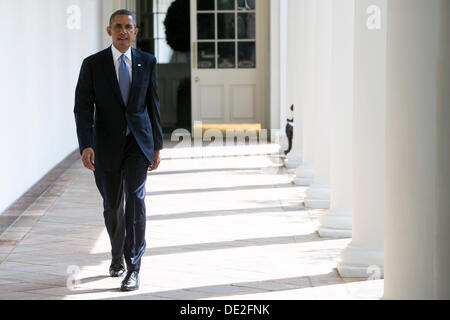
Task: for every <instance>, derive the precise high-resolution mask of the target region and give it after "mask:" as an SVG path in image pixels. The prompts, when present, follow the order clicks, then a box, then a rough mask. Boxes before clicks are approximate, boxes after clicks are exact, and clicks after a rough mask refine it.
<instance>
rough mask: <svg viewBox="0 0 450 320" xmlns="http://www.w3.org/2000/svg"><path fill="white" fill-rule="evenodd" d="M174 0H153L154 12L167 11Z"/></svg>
mask: <svg viewBox="0 0 450 320" xmlns="http://www.w3.org/2000/svg"><path fill="white" fill-rule="evenodd" d="M174 1H175V0H157V1H153V12H167V9H169V7H170V5H171V4H172V2H174ZM145 2H146V1H145Z"/></svg>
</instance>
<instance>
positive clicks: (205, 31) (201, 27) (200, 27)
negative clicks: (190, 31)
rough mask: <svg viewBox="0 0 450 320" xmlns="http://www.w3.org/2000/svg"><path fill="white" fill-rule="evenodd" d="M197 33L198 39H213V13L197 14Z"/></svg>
mask: <svg viewBox="0 0 450 320" xmlns="http://www.w3.org/2000/svg"><path fill="white" fill-rule="evenodd" d="M197 33H198V34H197V38H198V39H215V26H214V14H213V13H199V14H198V15H197Z"/></svg>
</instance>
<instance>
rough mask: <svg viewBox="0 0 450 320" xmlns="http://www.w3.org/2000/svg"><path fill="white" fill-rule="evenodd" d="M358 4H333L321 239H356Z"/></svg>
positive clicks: (351, 0)
mask: <svg viewBox="0 0 450 320" xmlns="http://www.w3.org/2000/svg"><path fill="white" fill-rule="evenodd" d="M354 18H355V0H340V1H339V2H336V1H335V2H334V3H333V77H332V99H331V101H332V117H331V119H332V120H331V132H332V133H331V156H330V159H331V160H330V162H331V163H330V185H331V195H330V197H331V199H330V210H329V211H328V212H327V213H325V214H324V215H323V216H322V217H321V218H320V227H319V235H320V236H321V237H332V238H351V236H352V210H351V209H352V120H353V119H352V117H353V49H354V46H353V44H354V43H353V42H354V40H353V37H354Z"/></svg>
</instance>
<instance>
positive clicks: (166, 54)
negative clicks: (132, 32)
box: [155, 39, 173, 64]
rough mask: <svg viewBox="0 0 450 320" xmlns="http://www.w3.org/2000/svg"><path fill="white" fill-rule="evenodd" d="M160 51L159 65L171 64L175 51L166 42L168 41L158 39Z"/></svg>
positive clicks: (157, 43)
mask: <svg viewBox="0 0 450 320" xmlns="http://www.w3.org/2000/svg"><path fill="white" fill-rule="evenodd" d="M155 42H156V46H157V50H158V63H160V64H161V63H170V62H171V60H172V56H173V50H172V48H171V47H169V45H168V44H167V42H166V39H156V40H155Z"/></svg>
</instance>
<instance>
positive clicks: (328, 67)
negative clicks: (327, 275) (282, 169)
mask: <svg viewBox="0 0 450 320" xmlns="http://www.w3.org/2000/svg"><path fill="white" fill-rule="evenodd" d="M287 1H288V4H287V5H288V10H287V14H286V16H285V17H280V20H283V18H286V19H287V26H288V28H287V35H286V37H287V40H288V41H287V48H286V50H287V52H289V54H287V55H286V65H287V66H288V68H287V69H286V70H287V72H286V77H287V79H289V81H286V87H285V89H286V93H285V94H286V105H289V106H290V105H291V104H295V115H294V118H295V124H294V128H295V129H294V142H293V143H294V145H293V150H292V152H291V154H290V155H289V156H288V159H287V164H286V165H287V166H288V167H290V168H295V178H294V182H295V183H296V184H297V185H302V186H306V187H308V189H307V191H306V197H305V206H306V207H307V208H312V209H313V208H322V209H327V211H326V212H325V213H324V214H323V215H322V217H321V219H320V227H319V230H318V231H319V234H320V236H322V237H335V238H336V237H337V238H343V237H344V238H345V237H347V238H350V237H351V239H352V240H351V242H350V243H349V245H348V246H347V247H346V248H345V249H344V250H343V252H342V253H341V256H340V261H339V263H338V271H339V273H340V274H341V276H343V277H368V275H369V274H368V271H370V270H373V268H378V269H379V274H380V275H381V276H382V277H384V279H385V285H384V286H385V293H384V297H385V298H386V299H404V298H413V299H415V298H420V299H434V298H446V299H448V298H450V277H449V276H448V275H447V273H448V270H450V249H449V246H450V232H449V230H450V37H449V36H448V35H449V34H450V2H449V1H447V0H287Z"/></svg>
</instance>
